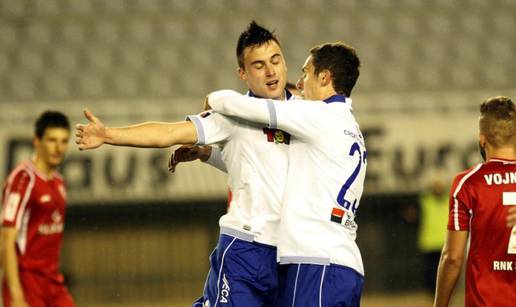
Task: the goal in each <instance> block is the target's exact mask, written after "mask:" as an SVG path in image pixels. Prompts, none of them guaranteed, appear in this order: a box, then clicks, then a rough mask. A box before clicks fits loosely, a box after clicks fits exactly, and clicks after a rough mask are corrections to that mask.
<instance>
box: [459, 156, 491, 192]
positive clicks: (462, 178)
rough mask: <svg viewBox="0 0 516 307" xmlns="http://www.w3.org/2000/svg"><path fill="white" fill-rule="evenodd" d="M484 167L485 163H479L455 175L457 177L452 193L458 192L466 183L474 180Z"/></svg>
mask: <svg viewBox="0 0 516 307" xmlns="http://www.w3.org/2000/svg"><path fill="white" fill-rule="evenodd" d="M483 167H484V164H483V163H479V164H477V165H474V166H472V167H470V168H468V169H466V170H464V171H462V172H460V173H458V174H457V175H455V178H454V180H453V184H452V193H453V192H454V191H455V192H457V191H458V190H460V189H461V188H462V187H463V186H464V185H465V184H468V183H469V182H471V181H472V180H474V179H476V177H477V176H478V175H479V174H480V170H481V169H482V168H483Z"/></svg>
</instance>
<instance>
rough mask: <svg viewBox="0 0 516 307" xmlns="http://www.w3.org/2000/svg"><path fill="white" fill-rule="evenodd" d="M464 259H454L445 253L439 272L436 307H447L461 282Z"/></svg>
mask: <svg viewBox="0 0 516 307" xmlns="http://www.w3.org/2000/svg"><path fill="white" fill-rule="evenodd" d="M462 262H463V260H462V258H453V257H450V255H448V254H446V253H445V252H443V254H442V255H441V260H440V262H439V269H438V272H437V285H436V291H435V299H434V307H447V306H448V304H449V302H450V299H451V296H452V293H453V290H454V289H455V285H456V284H457V281H458V280H459V276H460V272H461V268H462Z"/></svg>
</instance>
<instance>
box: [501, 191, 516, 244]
mask: <svg viewBox="0 0 516 307" xmlns="http://www.w3.org/2000/svg"><path fill="white" fill-rule="evenodd" d="M502 198H503V205H504V206H516V192H503V196H502ZM507 254H516V226H513V227H512V230H511V236H510V237H509V246H508V247H507Z"/></svg>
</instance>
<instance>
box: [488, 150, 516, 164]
mask: <svg viewBox="0 0 516 307" xmlns="http://www.w3.org/2000/svg"><path fill="white" fill-rule="evenodd" d="M486 157H487V161H489V160H491V159H503V160H516V150H515V149H514V147H500V148H496V149H492V150H489V151H488V152H486Z"/></svg>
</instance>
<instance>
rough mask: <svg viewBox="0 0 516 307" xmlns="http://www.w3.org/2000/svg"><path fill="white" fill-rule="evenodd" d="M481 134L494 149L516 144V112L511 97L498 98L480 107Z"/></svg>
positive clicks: (485, 102)
mask: <svg viewBox="0 0 516 307" xmlns="http://www.w3.org/2000/svg"><path fill="white" fill-rule="evenodd" d="M479 125H480V132H481V133H483V134H484V135H485V136H486V138H487V141H488V142H489V143H490V144H492V145H493V146H494V147H500V146H504V145H509V144H515V137H516V133H515V130H516V128H515V126H516V110H515V106H514V102H512V100H511V99H510V98H509V97H505V96H496V97H491V98H488V99H486V100H484V101H483V102H482V104H481V105H480V121H479Z"/></svg>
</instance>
